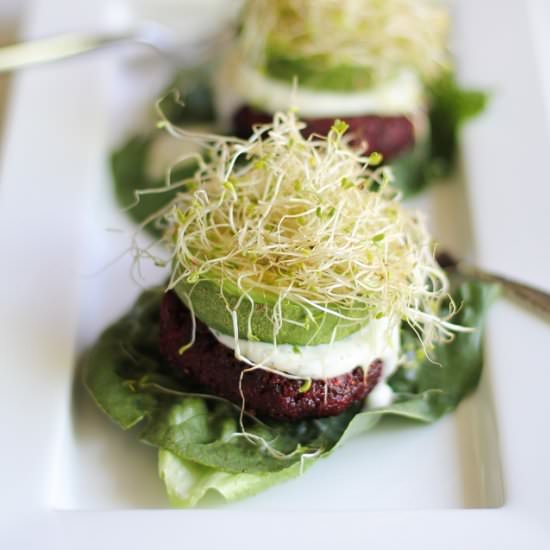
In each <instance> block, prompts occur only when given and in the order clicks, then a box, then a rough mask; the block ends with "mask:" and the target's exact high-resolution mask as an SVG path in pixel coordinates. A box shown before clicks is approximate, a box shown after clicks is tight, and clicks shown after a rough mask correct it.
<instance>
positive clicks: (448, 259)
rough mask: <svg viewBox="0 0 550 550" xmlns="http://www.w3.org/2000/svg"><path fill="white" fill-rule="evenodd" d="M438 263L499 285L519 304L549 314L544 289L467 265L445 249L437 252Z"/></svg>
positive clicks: (548, 297) (446, 267) (549, 305)
mask: <svg viewBox="0 0 550 550" xmlns="http://www.w3.org/2000/svg"><path fill="white" fill-rule="evenodd" d="M437 261H438V263H439V265H440V266H441V267H443V268H445V269H448V270H451V271H454V272H455V273H458V274H459V275H463V276H464V277H472V278H474V279H478V280H480V281H485V282H488V283H497V284H499V285H501V287H502V289H503V291H504V292H505V293H506V294H507V295H508V296H509V297H511V298H513V299H515V300H516V301H518V302H519V303H521V304H524V305H527V306H529V307H531V308H533V309H534V310H535V311H537V312H538V313H539V314H542V315H544V316H545V317H549V316H550V294H549V293H548V292H546V291H545V290H542V289H540V288H536V287H534V286H531V285H527V284H525V283H522V282H520V281H515V280H513V279H510V278H508V277H504V276H502V275H499V274H497V273H491V272H489V271H484V270H482V269H479V268H478V267H475V266H472V265H468V264H466V263H464V262H462V261H460V260H457V259H456V258H455V257H454V256H452V255H451V254H449V253H448V252H447V251H444V252H441V253H439V254H437Z"/></svg>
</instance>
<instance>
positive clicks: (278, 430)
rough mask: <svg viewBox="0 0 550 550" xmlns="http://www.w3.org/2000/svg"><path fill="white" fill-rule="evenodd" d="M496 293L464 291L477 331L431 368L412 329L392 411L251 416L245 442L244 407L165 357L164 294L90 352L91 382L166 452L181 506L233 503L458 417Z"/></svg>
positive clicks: (152, 293) (147, 298)
mask: <svg viewBox="0 0 550 550" xmlns="http://www.w3.org/2000/svg"><path fill="white" fill-rule="evenodd" d="M495 292H496V287H495V286H493V285H487V284H483V283H479V282H473V281H470V282H467V283H464V284H462V285H461V286H460V287H459V288H458V289H457V291H456V292H455V294H454V299H455V301H456V302H457V304H461V305H462V307H461V308H460V310H459V312H458V314H457V315H456V317H455V319H454V321H455V322H456V323H458V324H462V325H465V326H470V327H474V328H476V330H475V331H474V332H469V333H461V334H458V335H457V337H456V338H455V340H454V341H453V342H451V343H450V344H446V345H438V346H436V347H435V349H433V350H432V351H431V357H430V360H428V359H427V358H426V357H425V356H424V355H423V354H422V353H421V350H420V349H419V346H418V343H417V342H416V339H415V337H414V335H413V334H412V331H409V330H407V329H404V330H403V333H402V341H403V349H404V350H405V352H406V353H407V356H409V355H410V356H411V357H412V359H411V360H410V361H409V362H408V365H407V367H402V368H400V369H399V370H398V371H397V373H396V374H395V375H394V376H393V377H392V378H391V379H390V381H389V383H390V385H391V386H392V388H393V389H394V391H395V392H396V399H395V401H394V403H392V404H391V405H390V406H388V407H384V408H379V409H373V410H366V411H361V410H360V406H359V405H357V406H355V407H351V408H350V409H349V410H348V411H346V412H344V413H342V414H341V415H339V416H336V417H331V418H323V419H313V420H303V421H300V422H281V421H277V422H276V421H269V420H260V419H257V418H254V417H250V416H245V417H244V419H243V422H244V427H245V430H246V436H247V437H245V434H243V433H242V431H241V429H240V424H239V417H240V410H239V407H238V406H236V405H234V404H232V403H229V402H227V401H225V400H223V399H220V398H216V397H214V396H206V395H203V394H201V393H197V389H196V388H193V387H191V386H188V385H186V384H185V383H184V382H183V381H182V380H181V379H179V378H178V377H177V376H175V375H174V374H173V372H172V371H171V370H170V368H169V367H168V365H166V363H165V362H164V360H163V359H162V357H161V356H160V354H159V350H158V337H159V305H160V299H161V296H162V291H161V290H160V289H153V290H149V291H146V292H145V293H144V294H143V295H142V296H141V297H140V298H139V299H138V301H137V302H136V304H135V306H134V307H133V308H132V310H131V311H130V312H129V313H128V314H127V315H125V316H124V317H123V318H122V319H120V320H119V321H117V322H116V323H114V324H113V325H112V326H111V327H109V328H108V329H107V330H106V331H105V332H104V333H103V334H102V335H101V336H100V338H99V339H98V341H97V343H96V344H95V345H94V346H93V347H92V348H91V349H90V350H89V351H88V353H87V354H86V356H85V365H84V377H85V384H86V386H87V388H88V390H89V392H90V393H91V395H92V397H93V398H94V400H95V401H96V403H97V404H98V405H99V407H100V408H101V409H102V410H103V411H104V412H105V413H106V414H107V415H109V416H110V417H111V419H112V420H114V421H115V422H116V423H117V424H119V425H120V427H121V428H123V429H128V428H130V427H132V426H135V425H136V424H139V425H140V426H141V439H142V440H143V441H144V442H145V443H148V444H150V445H154V446H156V447H158V448H159V449H160V452H159V461H160V462H159V469H160V470H159V471H160V475H161V477H162V479H163V480H164V482H165V484H166V488H167V492H168V495H169V497H170V500H171V501H172V503H173V504H174V505H179V506H193V505H195V504H197V503H198V502H200V500H201V499H202V498H203V497H204V496H205V495H206V494H207V493H208V492H215V493H218V494H219V495H221V496H222V497H223V498H225V499H227V500H234V499H236V498H241V497H243V496H247V495H251V494H254V493H256V492H258V491H261V490H263V489H265V488H267V487H269V486H270V485H273V484H275V483H279V482H281V481H284V480H286V479H290V478H292V477H296V476H297V475H299V474H300V473H301V472H302V471H303V470H304V469H306V468H309V467H310V466H311V465H312V464H313V463H314V462H315V461H316V460H318V459H319V458H321V457H325V456H328V455H329V454H330V453H331V452H333V451H334V449H335V448H337V447H338V446H339V445H341V444H342V443H343V442H344V441H345V440H347V439H348V438H350V437H352V436H356V435H358V434H361V433H364V432H366V431H367V430H369V429H370V428H372V426H374V425H375V424H376V422H377V421H378V420H379V419H380V418H381V417H383V416H386V415H394V416H401V417H404V418H409V419H411V420H415V421H421V422H433V421H435V420H437V419H438V418H439V417H440V416H442V415H443V414H445V413H447V412H449V411H451V410H452V409H454V408H455V407H456V405H457V404H458V403H459V402H460V400H461V399H462V398H463V397H464V396H465V395H467V394H468V393H469V392H470V391H472V390H473V389H474V388H475V386H476V384H477V382H478V380H479V376H480V373H481V367H482V324H483V320H484V317H485V314H486V311H487V308H488V306H489V304H490V302H491V301H492V300H493V298H494V296H495ZM251 437H252V438H254V439H253V440H251V439H250V438H251Z"/></svg>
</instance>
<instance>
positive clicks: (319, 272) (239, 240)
mask: <svg viewBox="0 0 550 550" xmlns="http://www.w3.org/2000/svg"><path fill="white" fill-rule="evenodd" d="M161 125H162V126H164V127H166V128H167V129H168V130H169V131H170V132H171V133H172V134H173V135H175V136H177V137H180V138H183V139H188V140H194V141H197V142H199V143H200V144H201V145H202V146H203V147H205V149H206V151H207V157H208V161H206V160H203V158H201V157H198V160H199V168H198V169H197V172H196V174H195V176H194V177H193V178H191V179H189V180H184V181H182V182H178V183H177V185H179V186H182V192H180V193H178V195H177V197H176V198H175V199H174V200H173V201H172V202H171V203H170V204H169V205H168V206H166V207H165V208H164V209H163V210H162V211H161V212H158V213H156V214H155V216H154V218H153V219H151V220H149V222H151V221H155V222H157V223H158V222H159V221H160V222H161V223H162V224H163V225H164V227H165V228H166V231H165V241H166V244H167V246H168V249H169V250H170V260H169V261H170V262H171V263H172V265H173V270H172V276H171V279H170V282H169V285H168V287H169V288H174V287H175V286H176V285H178V284H179V283H180V282H182V281H183V282H186V283H189V284H193V283H196V282H198V281H201V280H209V281H219V282H220V292H222V290H221V288H222V283H223V282H225V281H229V282H230V283H231V284H232V285H233V286H235V287H237V288H238V289H239V291H240V292H241V293H242V296H244V297H246V298H248V299H249V300H251V301H252V298H251V293H253V292H258V291H259V292H262V293H263V294H264V295H265V294H267V295H270V296H272V297H273V299H274V301H275V302H276V303H278V304H280V303H282V301H283V300H291V301H292V302H294V303H297V304H301V305H303V306H304V308H308V309H310V310H311V308H316V309H318V310H321V311H332V312H338V311H344V312H348V314H351V313H352V312H353V315H352V316H351V317H350V319H354V320H357V317H358V314H360V315H363V316H364V318H365V321H367V320H368V319H372V318H381V317H383V316H388V317H389V318H390V319H391V320H392V322H394V323H399V322H401V320H405V321H407V322H408V323H409V324H410V325H411V326H412V327H413V329H414V330H415V331H416V332H417V334H418V335H419V337H420V338H421V340H422V342H423V344H424V346H425V348H426V349H429V348H430V347H431V345H432V344H433V343H434V342H435V341H439V340H441V339H447V338H450V337H452V330H454V329H455V328H456V327H454V326H453V325H451V324H450V323H449V322H448V318H449V317H450V316H451V315H452V313H453V312H452V311H451V312H450V313H449V315H448V316H446V317H445V318H441V317H440V316H439V311H440V305H441V302H442V300H444V299H445V298H447V296H448V281H447V277H446V275H445V273H444V272H443V271H442V270H441V268H440V267H439V266H438V264H437V263H436V261H435V259H434V247H433V244H432V241H431V238H430V235H429V233H428V231H427V229H426V226H425V223H424V220H423V218H422V216H421V215H420V214H418V213H413V212H409V211H408V210H407V209H405V208H404V207H403V206H402V205H401V203H400V196H399V194H398V193H397V192H396V191H395V190H394V189H393V187H392V186H391V178H392V175H391V171H390V169H389V168H387V167H380V166H378V164H379V163H380V161H381V158H380V155H377V154H370V155H368V156H367V155H365V154H364V148H363V149H361V150H358V149H353V148H351V147H350V145H349V137H348V136H347V134H346V130H347V125H346V124H345V123H344V122H342V121H335V123H334V125H333V127H332V129H331V131H330V132H329V134H328V135H327V136H317V135H312V136H310V137H309V138H307V139H306V138H304V137H303V136H302V133H301V130H302V129H303V127H304V124H303V123H302V122H300V121H299V119H298V118H297V117H296V115H295V113H294V112H289V113H277V114H276V115H274V118H273V122H272V123H270V124H265V125H259V126H257V127H255V129H254V133H253V135H252V136H251V138H250V139H249V140H240V139H237V138H226V137H222V136H215V135H202V134H194V133H190V132H187V131H184V130H181V129H179V128H176V127H174V126H173V125H171V124H170V123H169V122H168V121H167V120H166V119H164V120H163V122H161ZM182 160H183V159H182ZM273 311H274V315H275V316H277V315H283V308H281V307H274V308H273ZM358 312H359V313H358ZM335 314H338V313H335ZM340 315H343V314H340ZM273 321H274V322H273V325H274V327H277V326H280V322H281V319H274V320H273ZM394 326H395V325H394ZM235 337H237V335H236V334H235ZM275 341H276V340H275Z"/></svg>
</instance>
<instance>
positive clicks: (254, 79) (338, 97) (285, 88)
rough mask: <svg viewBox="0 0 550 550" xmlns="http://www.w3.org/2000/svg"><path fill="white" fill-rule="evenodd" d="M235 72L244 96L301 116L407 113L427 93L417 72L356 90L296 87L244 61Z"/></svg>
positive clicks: (260, 104)
mask: <svg viewBox="0 0 550 550" xmlns="http://www.w3.org/2000/svg"><path fill="white" fill-rule="evenodd" d="M234 72H236V73H238V74H236V75H234V79H233V82H234V86H235V88H236V91H237V92H238V94H239V95H240V96H241V97H242V99H243V100H244V101H245V102H247V103H250V104H252V105H255V106H257V107H260V108H261V109H262V110H264V111H267V112H276V111H287V110H288V109H289V108H291V107H292V108H296V109H298V112H299V113H300V116H302V117H306V118H307V117H310V118H311V117H316V118H320V117H344V116H356V115H365V114H378V115H407V114H413V113H415V112H417V111H418V110H419V109H421V108H422V106H423V104H424V94H423V88H422V83H421V82H420V80H419V78H418V76H417V75H416V74H415V73H414V72H412V71H410V70H404V71H401V72H400V73H399V74H398V75H397V76H396V77H395V78H394V79H392V80H389V81H387V82H384V83H381V84H379V85H377V86H373V87H371V88H369V89H367V90H362V91H354V92H332V91H321V90H311V89H308V88H301V87H300V86H299V82H298V86H297V87H296V88H295V87H294V86H293V85H292V84H291V83H286V82H282V81H280V80H275V79H272V78H269V77H267V76H266V75H264V74H262V73H260V72H258V71H256V70H254V69H252V68H251V67H248V66H246V65H241V66H240V67H239V68H238V69H235V70H234Z"/></svg>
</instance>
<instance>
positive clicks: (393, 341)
mask: <svg viewBox="0 0 550 550" xmlns="http://www.w3.org/2000/svg"><path fill="white" fill-rule="evenodd" d="M212 332H213V334H214V336H215V337H216V338H217V339H218V340H219V341H220V342H221V343H222V344H223V345H224V346H227V347H229V348H231V349H233V350H234V349H235V347H236V346H235V338H234V337H233V336H229V335H227V334H222V333H220V332H218V331H214V330H212ZM238 344H239V351H240V353H241V354H242V355H243V356H244V357H246V358H247V359H248V360H250V361H252V362H253V363H255V364H257V365H262V366H265V367H269V368H272V369H275V370H279V371H282V372H284V373H287V374H291V375H293V376H297V377H300V378H313V379H325V378H332V377H334V376H339V375H341V374H345V373H347V372H350V371H352V370H353V369H354V368H356V367H365V368H366V367H368V366H369V365H370V364H371V363H372V362H373V361H374V360H375V359H381V360H382V361H383V362H384V372H383V375H384V376H385V377H386V378H387V376H389V375H390V374H391V372H393V371H394V370H395V368H396V365H397V360H398V355H399V326H398V325H395V326H391V325H390V322H389V321H388V319H386V318H382V319H377V320H373V321H371V322H370V323H369V324H368V325H367V326H366V327H364V328H362V329H361V330H359V331H357V332H355V333H353V334H351V335H350V336H347V337H346V338H343V339H342V340H337V341H335V342H333V343H330V344H319V345H316V346H292V345H290V344H278V345H277V346H275V345H273V344H271V343H268V342H254V341H251V340H245V339H239V340H238Z"/></svg>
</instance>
